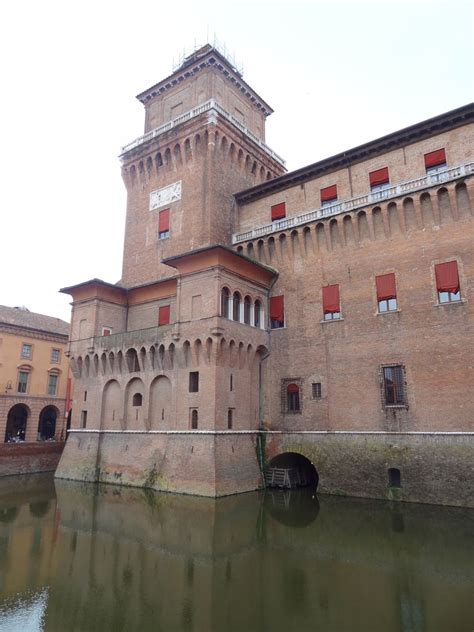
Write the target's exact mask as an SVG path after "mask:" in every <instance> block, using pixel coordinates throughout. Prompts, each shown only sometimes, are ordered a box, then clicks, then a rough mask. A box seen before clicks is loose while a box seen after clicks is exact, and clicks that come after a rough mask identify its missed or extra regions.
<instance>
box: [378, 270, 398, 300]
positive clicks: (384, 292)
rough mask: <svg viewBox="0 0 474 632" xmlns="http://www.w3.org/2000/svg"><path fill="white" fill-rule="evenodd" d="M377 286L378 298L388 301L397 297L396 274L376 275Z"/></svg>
mask: <svg viewBox="0 0 474 632" xmlns="http://www.w3.org/2000/svg"><path fill="white" fill-rule="evenodd" d="M375 284H376V286H377V300H378V301H388V300H390V299H391V298H397V288H396V287H395V274H394V273H393V272H390V274H381V275H380V276H376V277H375Z"/></svg>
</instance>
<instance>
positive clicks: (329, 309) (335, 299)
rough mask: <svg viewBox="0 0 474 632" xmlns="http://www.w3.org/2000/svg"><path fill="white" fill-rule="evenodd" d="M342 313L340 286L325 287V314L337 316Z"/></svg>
mask: <svg viewBox="0 0 474 632" xmlns="http://www.w3.org/2000/svg"><path fill="white" fill-rule="evenodd" d="M340 311H341V308H340V302H339V285H326V287H323V312H324V313H325V314H335V313H336V312H340Z"/></svg>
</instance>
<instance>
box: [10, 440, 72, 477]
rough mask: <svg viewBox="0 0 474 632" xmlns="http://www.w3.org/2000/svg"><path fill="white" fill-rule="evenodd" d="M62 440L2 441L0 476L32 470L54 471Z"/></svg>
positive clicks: (61, 450) (60, 451) (26, 472)
mask: <svg viewBox="0 0 474 632" xmlns="http://www.w3.org/2000/svg"><path fill="white" fill-rule="evenodd" d="M63 449H64V442H62V441H61V442H59V441H51V442H44V443H41V442H40V443H38V442H35V443H4V444H1V445H0V477H1V476H10V475H13V474H31V473H32V472H54V470H55V469H56V467H57V465H58V463H59V459H60V458H61V454H62V452H63Z"/></svg>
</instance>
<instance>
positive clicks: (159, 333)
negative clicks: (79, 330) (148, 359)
mask: <svg viewBox="0 0 474 632" xmlns="http://www.w3.org/2000/svg"><path fill="white" fill-rule="evenodd" d="M170 331H171V325H162V326H160V327H148V328H147V329H136V330H135V331H124V332H120V333H117V334H110V336H94V338H93V346H94V348H97V349H101V350H105V351H107V350H108V349H124V348H128V347H136V346H138V345H141V344H153V343H156V342H159V341H160V340H163V338H164V337H165V335H166V334H169V333H170Z"/></svg>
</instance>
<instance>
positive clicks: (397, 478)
mask: <svg viewBox="0 0 474 632" xmlns="http://www.w3.org/2000/svg"><path fill="white" fill-rule="evenodd" d="M388 484H389V486H390V487H401V486H402V481H401V475H400V470H399V469H398V468H396V467H391V468H390V469H389V470H388Z"/></svg>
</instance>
